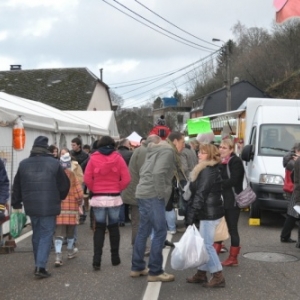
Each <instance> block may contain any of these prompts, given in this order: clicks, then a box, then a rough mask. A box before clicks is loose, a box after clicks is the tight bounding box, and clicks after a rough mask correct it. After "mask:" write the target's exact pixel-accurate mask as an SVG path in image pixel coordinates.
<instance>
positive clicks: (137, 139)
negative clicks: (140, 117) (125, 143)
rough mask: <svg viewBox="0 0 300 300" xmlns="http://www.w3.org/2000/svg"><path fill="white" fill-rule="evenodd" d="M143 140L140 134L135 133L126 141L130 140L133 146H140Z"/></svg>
mask: <svg viewBox="0 0 300 300" xmlns="http://www.w3.org/2000/svg"><path fill="white" fill-rule="evenodd" d="M141 138H142V137H141V136H140V135H139V134H138V133H136V132H135V131H133V132H132V133H131V134H130V135H129V136H128V137H127V138H126V139H128V140H129V141H130V143H131V144H132V145H133V146H139V145H140V141H141Z"/></svg>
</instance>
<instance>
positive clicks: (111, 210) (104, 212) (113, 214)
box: [93, 206, 120, 225]
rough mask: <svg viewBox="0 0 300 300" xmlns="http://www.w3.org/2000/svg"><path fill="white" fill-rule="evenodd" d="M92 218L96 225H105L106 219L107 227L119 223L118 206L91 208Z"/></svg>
mask: <svg viewBox="0 0 300 300" xmlns="http://www.w3.org/2000/svg"><path fill="white" fill-rule="evenodd" d="M93 212H94V217H95V221H96V223H104V224H106V218H107V217H108V225H112V224H116V223H118V222H119V213H120V206H112V207H96V206H94V207H93Z"/></svg>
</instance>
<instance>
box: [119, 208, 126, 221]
mask: <svg viewBox="0 0 300 300" xmlns="http://www.w3.org/2000/svg"><path fill="white" fill-rule="evenodd" d="M119 223H125V204H122V205H121V206H120V213H119Z"/></svg>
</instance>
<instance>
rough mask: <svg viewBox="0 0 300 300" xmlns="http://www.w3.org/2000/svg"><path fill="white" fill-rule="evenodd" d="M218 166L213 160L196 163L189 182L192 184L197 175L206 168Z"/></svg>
mask: <svg viewBox="0 0 300 300" xmlns="http://www.w3.org/2000/svg"><path fill="white" fill-rule="evenodd" d="M217 164H219V162H217V161H215V160H204V161H201V162H199V163H198V165H196V166H195V168H194V169H193V171H192V172H191V174H190V181H191V182H194V181H195V180H196V179H197V177H198V175H199V173H200V172H201V171H202V170H203V169H205V168H206V167H213V166H215V165H217Z"/></svg>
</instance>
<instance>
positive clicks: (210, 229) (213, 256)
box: [198, 219, 223, 274]
mask: <svg viewBox="0 0 300 300" xmlns="http://www.w3.org/2000/svg"><path fill="white" fill-rule="evenodd" d="M220 222H221V219H217V220H205V221H200V224H199V228H200V234H201V236H202V238H203V239H204V244H205V248H206V251H207V254H208V255H209V261H208V262H207V263H206V264H204V265H201V266H199V267H198V270H202V271H209V272H210V273H211V274H212V273H216V272H219V271H222V269H223V268H222V265H221V262H220V259H219V256H218V254H217V252H216V250H215V248H214V247H213V243H214V237H215V231H216V227H217V226H218V225H219V223H220Z"/></svg>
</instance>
